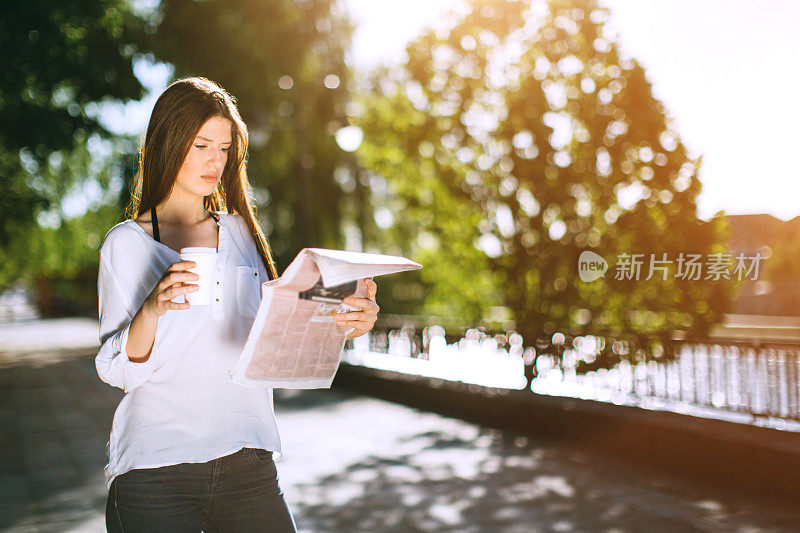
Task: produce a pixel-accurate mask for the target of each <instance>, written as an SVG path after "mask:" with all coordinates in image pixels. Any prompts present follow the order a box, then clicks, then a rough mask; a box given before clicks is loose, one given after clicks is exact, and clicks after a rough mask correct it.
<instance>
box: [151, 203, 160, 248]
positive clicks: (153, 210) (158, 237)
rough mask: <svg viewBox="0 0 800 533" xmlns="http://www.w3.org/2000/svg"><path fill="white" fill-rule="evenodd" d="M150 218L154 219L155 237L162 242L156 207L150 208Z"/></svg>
mask: <svg viewBox="0 0 800 533" xmlns="http://www.w3.org/2000/svg"><path fill="white" fill-rule="evenodd" d="M150 220H152V221H153V238H154V239H155V240H156V242H161V238H160V235H159V234H158V217H157V216H156V208H155V207H153V208H152V209H150Z"/></svg>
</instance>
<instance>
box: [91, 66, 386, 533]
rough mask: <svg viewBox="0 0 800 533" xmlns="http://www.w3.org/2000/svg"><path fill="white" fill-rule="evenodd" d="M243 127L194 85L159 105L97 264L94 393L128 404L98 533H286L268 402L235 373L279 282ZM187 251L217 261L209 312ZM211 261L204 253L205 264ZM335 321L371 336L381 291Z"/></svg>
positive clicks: (113, 449) (291, 527)
mask: <svg viewBox="0 0 800 533" xmlns="http://www.w3.org/2000/svg"><path fill="white" fill-rule="evenodd" d="M247 139H248V134H247V127H246V126H245V124H244V122H243V121H242V119H241V117H240V116H239V112H238V110H237V109H236V106H235V104H234V100H233V98H232V97H231V96H230V95H229V94H228V93H227V92H226V91H225V90H223V89H222V88H221V87H219V86H218V85H217V84H215V83H213V82H211V81H209V80H207V79H205V78H187V79H182V80H179V81H177V82H175V83H173V84H171V85H170V86H169V87H168V88H167V89H166V90H165V91H164V93H163V94H162V95H161V96H160V97H159V98H158V101H157V102H156V104H155V107H154V109H153V113H152V115H151V117H150V123H149V125H148V127H147V134H146V137H145V141H144V144H143V147H142V148H141V150H140V154H139V162H140V165H139V167H140V168H139V173H138V175H137V180H136V190H135V192H134V194H133V197H132V201H131V205H130V206H129V212H130V215H129V216H131V217H132V218H130V219H128V220H125V221H124V222H121V223H120V224H117V225H116V226H114V227H113V228H112V229H111V230H110V231H109V232H108V234H107V235H106V237H105V239H104V241H103V244H102V246H101V249H100V268H99V275H98V284H97V285H98V295H99V300H100V305H99V307H100V341H101V344H102V346H101V348H100V351H99V353H98V354H97V358H96V360H95V364H96V367H97V372H98V374H99V376H100V378H101V379H102V380H103V381H105V382H106V383H108V384H110V385H113V386H115V387H119V388H121V389H123V390H124V391H125V396H124V397H123V398H122V401H121V402H120V404H119V407H118V408H117V410H116V413H115V414H114V422H113V426H112V429H111V436H110V439H109V442H108V449H107V453H108V458H109V461H108V465H107V466H106V468H105V478H106V486H107V487H108V489H109V496H108V504H107V507H106V525H107V528H108V529H109V531H126V532H134V531H147V532H153V531H169V532H182V531H187V532H188V531H200V530H201V528H202V530H203V531H206V532H210V531H248V532H250V531H281V532H283V531H295V524H294V520H293V518H292V516H291V513H290V512H289V509H288V507H287V505H286V502H285V500H284V498H283V493H282V491H281V489H280V487H279V485H278V475H277V471H276V468H275V464H274V463H273V460H272V452H275V451H280V447H281V445H280V438H279V436H278V428H277V426H276V423H275V415H274V412H273V404H272V391H271V390H269V389H267V390H265V389H256V388H250V387H245V386H242V385H238V384H235V383H233V382H232V381H230V379H229V378H228V376H227V374H226V370H228V369H230V368H232V367H233V365H234V364H235V362H236V361H237V359H238V356H239V354H240V353H241V350H242V348H243V346H244V343H245V340H246V338H247V334H248V332H249V330H250V327H251V326H252V323H253V320H254V308H255V307H257V304H258V300H259V299H260V297H261V292H260V285H261V282H263V281H266V280H267V279H268V278H269V279H274V278H276V277H277V272H276V270H275V264H274V262H273V260H272V255H271V251H270V248H269V246H268V244H267V241H266V239H265V238H264V234H263V232H262V231H261V229H260V228H259V226H258V224H257V222H256V219H255V216H254V212H253V206H252V205H251V204H250V202H249V200H248V198H249V196H248V194H249V192H250V185H249V182H248V180H247V173H246V161H247ZM184 247H208V248H211V249H213V250H216V252H217V256H216V257H217V262H216V268H215V271H214V279H213V280H212V283H213V284H212V293H213V294H212V297H211V304H210V305H198V306H191V305H190V304H188V303H175V302H174V301H173V300H175V299H177V300H179V301H180V300H182V298H176V296H179V295H184V294H187V293H190V292H193V291H195V290H197V288H198V285H197V284H196V283H194V281H195V280H196V279H197V276H196V275H195V274H194V273H193V272H190V271H188V270H187V269H191V268H193V267H194V266H195V264H194V262H192V261H181V260H180V257H179V253H178V251H179V250H180V249H181V248H184ZM213 250H212V251H213ZM366 283H367V286H368V294H367V298H366V299H364V298H348V299H346V300H345V301H346V302H348V303H350V304H352V305H354V306H356V307H360V308H361V311H352V312H349V313H345V314H342V315H337V317H336V318H337V321H338V322H339V323H340V324H341V327H343V328H349V327H354V328H355V330H354V331H352V332H351V333H350V334H349V335H348V338H353V337H357V336H359V335H363V334H364V333H366V332H367V331H369V330H370V329H372V327H373V325H374V323H375V319H376V318H377V313H378V306H377V304H376V303H375V293H376V290H377V287H376V286H375V284H374V283H373V282H372V281H371V280H366Z"/></svg>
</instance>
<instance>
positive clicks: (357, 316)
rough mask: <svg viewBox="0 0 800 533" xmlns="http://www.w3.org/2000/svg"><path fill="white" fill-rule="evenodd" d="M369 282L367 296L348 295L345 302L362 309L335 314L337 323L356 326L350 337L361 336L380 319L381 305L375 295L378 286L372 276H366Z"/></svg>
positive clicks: (349, 326)
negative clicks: (379, 305) (376, 300)
mask: <svg viewBox="0 0 800 533" xmlns="http://www.w3.org/2000/svg"><path fill="white" fill-rule="evenodd" d="M364 281H365V282H366V284H367V297H366V298H356V297H355V296H348V297H347V298H345V299H344V300H342V301H343V302H344V303H346V304H349V305H352V306H353V307H360V308H361V311H350V312H348V313H338V314H335V315H333V318H334V319H335V320H336V323H337V324H339V325H340V326H343V327H346V328H355V329H354V330H353V331H351V332H350V333H349V334H348V335H347V338H348V339H354V338H356V337H360V336H361V335H363V334H364V333H366V332H368V331H369V330H371V329H372V326H374V325H375V321H376V320H377V319H378V311H380V309H381V308H380V307H378V304H377V303H375V295H376V294H377V293H378V286H377V285H376V284H375V282H374V281H372V280H371V279H370V278H364Z"/></svg>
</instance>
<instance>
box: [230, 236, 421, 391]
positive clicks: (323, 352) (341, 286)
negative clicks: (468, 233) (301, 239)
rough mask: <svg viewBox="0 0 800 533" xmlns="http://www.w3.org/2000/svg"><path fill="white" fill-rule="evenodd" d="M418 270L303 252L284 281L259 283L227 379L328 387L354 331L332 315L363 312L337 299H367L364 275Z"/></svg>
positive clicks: (358, 256) (376, 257)
mask: <svg viewBox="0 0 800 533" xmlns="http://www.w3.org/2000/svg"><path fill="white" fill-rule="evenodd" d="M418 268H422V265H420V264H419V263H416V262H414V261H411V260H410V259H406V258H404V257H397V256H393V255H381V254H367V253H361V252H346V251H343V250H325V249H323V248H304V249H303V250H302V251H300V253H299V254H297V257H295V258H294V261H292V263H291V264H290V265H289V267H288V268H287V269H286V270H285V271H284V273H283V275H282V276H281V277H279V278H278V279H274V280H271V281H267V282H265V283H263V284H262V285H261V305H260V306H259V308H258V312H257V313H256V317H255V320H254V322H253V327H252V328H251V329H250V334H249V335H248V337H247V342H246V343H245V346H244V349H243V350H242V354H241V355H240V356H239V361H238V362H237V363H236V366H235V367H234V368H233V369H232V370H229V371H228V376H229V377H230V378H231V379H232V380H233V381H234V382H235V383H240V384H242V385H248V386H251V387H263V388H286V389H324V388H328V387H330V386H331V383H332V382H333V377H334V375H335V374H336V370H337V369H338V368H339V360H340V358H341V355H342V349H343V348H344V343H345V338H346V337H347V335H348V333H350V332H351V331H352V330H353V328H345V327H344V326H340V325H338V324H336V321H335V320H334V318H333V315H335V314H336V313H343V312H347V311H355V310H360V308H358V307H354V306H350V305H347V304H346V303H344V302H342V300H343V299H344V298H346V297H348V296H356V297H359V298H366V296H367V284H366V283H365V282H364V278H372V277H374V276H381V275H383V274H392V273H394V272H403V271H406V270H416V269H418Z"/></svg>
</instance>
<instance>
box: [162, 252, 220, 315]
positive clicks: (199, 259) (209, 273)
mask: <svg viewBox="0 0 800 533" xmlns="http://www.w3.org/2000/svg"><path fill="white" fill-rule="evenodd" d="M180 257H181V261H194V262H195V267H194V268H188V269H186V270H188V271H189V272H194V273H195V274H197V275H198V276H199V278H200V279H195V280H190V281H188V283H192V284H196V285H197V286H198V289H197V290H196V291H193V292H187V293H186V294H183V295H178V296H176V297H175V298H180V297H181V296H183V297H184V298H185V301H187V302H189V305H190V306H195V305H209V304H210V303H211V298H212V294H213V290H214V271H215V269H216V267H217V249H216V248H207V247H204V246H193V247H189V248H181V251H180ZM172 301H173V302H174V301H175V299H173V300H172Z"/></svg>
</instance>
